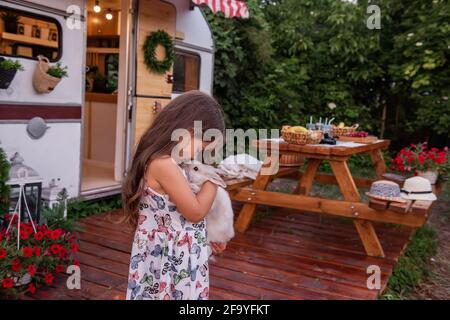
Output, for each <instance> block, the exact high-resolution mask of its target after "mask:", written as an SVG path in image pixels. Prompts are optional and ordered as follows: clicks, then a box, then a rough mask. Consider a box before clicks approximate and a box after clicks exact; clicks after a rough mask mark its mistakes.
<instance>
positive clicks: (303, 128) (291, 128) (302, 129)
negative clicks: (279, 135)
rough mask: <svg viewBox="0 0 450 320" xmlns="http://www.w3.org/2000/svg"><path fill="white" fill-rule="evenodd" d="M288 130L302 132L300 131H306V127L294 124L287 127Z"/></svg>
mask: <svg viewBox="0 0 450 320" xmlns="http://www.w3.org/2000/svg"><path fill="white" fill-rule="evenodd" d="M288 131H289V132H295V133H302V132H308V129H306V128H305V127H302V126H295V127H290V128H289V129H288Z"/></svg>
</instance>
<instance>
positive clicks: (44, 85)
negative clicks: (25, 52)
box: [33, 55, 61, 93]
mask: <svg viewBox="0 0 450 320" xmlns="http://www.w3.org/2000/svg"><path fill="white" fill-rule="evenodd" d="M37 58H38V60H39V61H38V63H37V66H36V69H35V70H34V74H33V87H34V89H35V90H36V91H37V92H39V93H49V92H52V91H53V89H54V88H55V87H56V85H57V84H58V83H59V82H60V81H61V78H56V77H53V76H51V75H49V74H48V73H47V70H48V68H50V62H49V61H48V59H47V58H46V57H44V56H41V55H39V56H38V57H37Z"/></svg>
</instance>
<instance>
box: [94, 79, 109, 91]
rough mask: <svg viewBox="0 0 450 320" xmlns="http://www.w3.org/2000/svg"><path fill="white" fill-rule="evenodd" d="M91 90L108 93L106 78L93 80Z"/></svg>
mask: <svg viewBox="0 0 450 320" xmlns="http://www.w3.org/2000/svg"><path fill="white" fill-rule="evenodd" d="M92 91H93V92H100V93H108V81H107V80H94V86H93V90H92Z"/></svg>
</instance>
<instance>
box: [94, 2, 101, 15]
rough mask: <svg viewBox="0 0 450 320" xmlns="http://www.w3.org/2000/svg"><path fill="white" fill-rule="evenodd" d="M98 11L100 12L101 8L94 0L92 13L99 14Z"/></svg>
mask: <svg viewBox="0 0 450 320" xmlns="http://www.w3.org/2000/svg"><path fill="white" fill-rule="evenodd" d="M100 11H102V8H101V7H100V4H99V1H98V0H96V1H95V6H94V12H96V13H99V12H100Z"/></svg>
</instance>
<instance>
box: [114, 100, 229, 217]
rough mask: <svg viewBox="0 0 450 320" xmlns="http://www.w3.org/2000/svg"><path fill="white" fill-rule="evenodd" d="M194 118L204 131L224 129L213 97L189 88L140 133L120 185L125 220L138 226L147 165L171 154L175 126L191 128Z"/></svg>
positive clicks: (221, 116) (220, 113)
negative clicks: (140, 135)
mask: <svg viewBox="0 0 450 320" xmlns="http://www.w3.org/2000/svg"><path fill="white" fill-rule="evenodd" d="M194 121H202V129H203V131H205V130H208V129H212V128H214V129H218V130H220V131H222V132H224V131H225V124H224V120H223V111H222V108H221V107H220V105H219V104H218V103H217V101H216V100H214V98H212V97H210V96H209V95H207V94H205V93H202V92H200V91H189V92H187V93H184V94H182V95H180V96H178V97H177V98H175V99H174V100H172V101H171V102H170V103H169V104H168V105H167V106H166V107H164V108H163V109H162V110H161V111H160V113H159V114H158V115H157V116H156V118H155V120H154V121H153V123H152V125H151V126H150V127H149V128H148V129H147V130H146V131H145V133H144V134H143V135H142V137H141V139H140V141H139V144H138V145H137V148H136V151H135V153H134V157H133V161H132V163H131V167H130V168H129V170H128V174H127V176H126V178H125V181H124V183H123V186H122V199H123V209H124V214H125V217H124V220H125V221H127V222H128V223H129V224H131V225H132V226H136V225H137V221H138V217H139V210H138V207H139V201H140V198H141V195H142V191H143V178H144V175H145V169H146V167H147V164H148V163H149V162H150V161H152V160H154V159H156V158H159V157H161V156H165V155H170V154H171V152H172V149H173V148H174V147H175V146H176V144H177V143H178V141H171V136H172V132H173V131H174V130H175V129H188V130H190V129H192V128H194Z"/></svg>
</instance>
